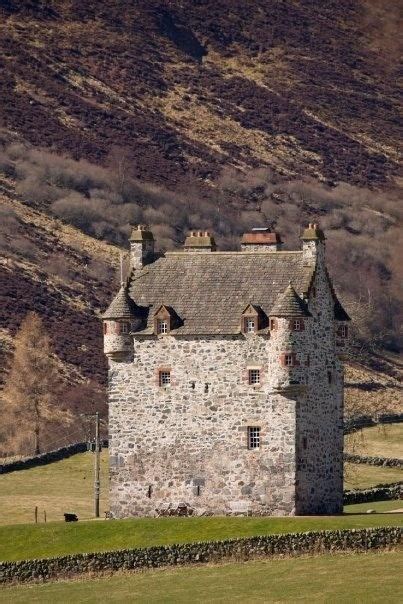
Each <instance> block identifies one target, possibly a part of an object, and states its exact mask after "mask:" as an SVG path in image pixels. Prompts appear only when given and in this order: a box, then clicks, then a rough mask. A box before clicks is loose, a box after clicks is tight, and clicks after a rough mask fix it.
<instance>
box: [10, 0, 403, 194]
mask: <svg viewBox="0 0 403 604" xmlns="http://www.w3.org/2000/svg"><path fill="white" fill-rule="evenodd" d="M399 5H400V3H399V2H396V1H395V2H390V3H388V5H387V7H386V6H385V7H384V6H383V4H382V3H381V2H380V1H379V0H359V1H355V0H354V1H353V0H341V1H338V2H333V1H332V2H315V1H314V0H299V1H298V0H271V1H270V2H263V1H261V0H253V1H252V2H247V3H245V2H243V1H241V0H222V1H220V2H213V1H211V0H205V1H203V2H193V1H186V0H185V1H184V0H169V1H164V0H147V1H142V0H141V1H140V2H135V3H132V2H130V3H128V2H125V1H124V0H114V1H113V2H106V1H104V0H98V1H97V2H91V3H88V2H84V3H83V2H79V1H76V0H73V1H69V2H67V1H66V0H43V1H41V2H40V3H37V2H31V1H30V0H23V1H22V2H21V1H17V0H3V1H2V2H1V3H0V15H1V19H0V49H1V52H0V57H1V58H0V65H1V71H2V78H1V82H0V99H1V101H0V102H1V113H0V127H3V128H4V129H5V131H6V135H8V136H10V137H11V138H12V137H13V136H14V135H15V134H16V133H17V134H18V136H20V137H21V138H22V139H23V140H25V141H28V142H29V143H31V144H33V145H34V146H41V147H48V148H52V149H54V150H57V151H63V152H68V153H69V154H71V155H72V156H74V157H85V158H86V159H89V160H93V161H96V162H102V163H105V162H106V161H107V158H108V154H109V152H110V150H111V147H113V146H118V147H120V148H124V149H126V150H127V153H128V155H129V156H130V158H131V159H132V163H133V166H132V170H133V174H134V176H136V177H138V178H140V179H142V180H150V181H153V182H159V183H163V184H167V185H169V186H170V187H175V188H177V187H178V186H179V187H180V188H184V189H188V187H189V186H192V187H194V186H195V183H196V186H197V187H198V188H201V190H203V191H204V194H208V190H209V188H210V184H211V181H212V180H214V179H215V178H216V177H217V175H218V174H219V173H220V172H221V170H222V167H223V166H228V165H231V166H236V167H240V168H256V167H259V168H261V167H271V168H273V169H275V170H276V171H278V172H279V173H280V174H282V175H285V176H287V177H291V176H296V175H311V176H313V177H315V178H320V179H326V180H329V181H344V182H349V183H351V184H356V185H370V186H387V185H390V184H391V183H393V180H394V177H395V174H396V169H397V162H398V153H397V145H398V140H399V130H398V127H399V126H398V124H399V122H398V95H397V90H396V73H397V56H398V48H397V44H398V43H397V42H396V40H397V39H398V35H397V32H398V17H399Z"/></svg>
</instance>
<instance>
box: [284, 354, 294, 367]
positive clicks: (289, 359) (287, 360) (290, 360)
mask: <svg viewBox="0 0 403 604" xmlns="http://www.w3.org/2000/svg"><path fill="white" fill-rule="evenodd" d="M284 365H285V366H286V367H292V366H293V365H294V357H293V355H292V354H285V355H284Z"/></svg>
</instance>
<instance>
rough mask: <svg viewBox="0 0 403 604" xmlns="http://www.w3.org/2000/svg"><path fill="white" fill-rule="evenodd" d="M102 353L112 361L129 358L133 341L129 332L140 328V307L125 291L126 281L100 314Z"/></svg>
mask: <svg viewBox="0 0 403 604" xmlns="http://www.w3.org/2000/svg"><path fill="white" fill-rule="evenodd" d="M102 321H103V332H104V353H105V354H106V356H107V357H108V358H110V359H112V360H114V361H125V360H129V359H130V358H131V355H132V350H133V342H132V337H131V332H132V331H136V330H137V329H139V328H140V326H141V323H142V313H141V309H140V308H139V307H138V306H137V305H136V304H135V303H134V302H133V300H132V299H131V298H130V296H129V293H128V291H127V283H122V284H121V287H120V289H119V291H118V293H117V294H116V296H115V297H114V299H113V300H112V302H111V304H110V305H109V307H108V308H107V310H106V311H105V312H104V314H103V315H102Z"/></svg>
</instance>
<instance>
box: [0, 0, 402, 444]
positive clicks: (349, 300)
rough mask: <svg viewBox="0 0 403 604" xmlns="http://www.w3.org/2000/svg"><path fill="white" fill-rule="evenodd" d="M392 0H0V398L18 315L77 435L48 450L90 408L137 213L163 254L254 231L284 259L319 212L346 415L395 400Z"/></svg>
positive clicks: (397, 281) (395, 12) (102, 372)
mask: <svg viewBox="0 0 403 604" xmlns="http://www.w3.org/2000/svg"><path fill="white" fill-rule="evenodd" d="M399 4H400V3H399V2H398V1H395V2H390V3H388V6H387V8H385V7H384V6H383V4H382V2H380V0H360V1H357V2H356V1H353V0H342V1H341V2H333V1H332V2H326V3H318V2H314V1H313V0H299V1H298V0H271V1H269V2H263V1H261V0H252V1H250V2H247V3H245V2H241V1H239V0H222V1H220V2H212V1H210V0H203V1H201V2H189V1H185V0H170V1H168V0H166V1H163V0H150V1H147V2H146V1H143V0H140V1H139V2H135V3H134V2H124V1H123V0H114V1H113V2H106V1H104V0H98V1H97V2H93V3H83V2H78V1H76V0H69V1H67V0H42V1H41V2H32V1H31V0H22V1H17V0H0V69H1V72H2V77H1V80H0V308H1V310H0V387H1V384H2V383H3V382H4V379H5V375H6V372H7V365H8V364H9V362H10V359H11V353H12V347H13V336H14V335H15V333H16V330H17V328H18V326H19V324H20V323H21V320H22V319H23V317H24V316H25V314H26V313H27V312H28V311H29V310H35V311H36V312H38V313H39V314H40V315H41V316H42V317H43V318H44V320H45V326H46V329H47V330H48V331H49V334H50V336H51V340H52V344H53V347H54V350H55V353H56V354H57V356H58V358H59V360H60V364H61V365H60V367H61V371H62V373H63V374H64V376H65V378H66V384H67V383H68V382H69V381H70V382H71V383H72V386H71V388H68V389H67V390H66V395H65V400H64V404H65V405H66V406H67V407H68V408H70V409H71V411H72V413H73V415H74V416H75V417H76V424H77V426H78V427H77V426H76V424H74V425H73V426H72V428H71V430H72V431H71V432H65V433H64V434H61V433H60V432H55V433H54V434H53V433H52V434H50V435H49V442H52V443H55V442H56V443H57V445H60V444H63V442H64V441H65V440H67V441H68V440H71V439H72V438H73V436H72V435H73V434H74V435H75V436H77V434H80V435H81V436H80V438H81V437H82V429H81V428H80V427H79V424H80V422H79V420H78V419H77V413H78V412H82V411H85V410H88V409H91V408H94V405H95V404H99V405H100V406H101V408H102V409H103V410H104V409H105V407H104V400H105V391H104V386H105V380H106V364H105V360H104V358H103V355H102V347H101V346H102V336H101V330H100V326H99V322H98V320H97V318H96V311H97V310H98V309H102V308H105V306H106V304H107V302H108V300H109V299H110V297H111V295H112V292H113V291H114V289H115V288H116V284H117V270H116V269H117V264H118V257H119V250H120V249H122V248H125V247H127V235H128V233H129V231H130V224H132V223H139V222H145V223H149V224H150V225H151V226H152V229H153V232H154V233H155V235H156V239H157V245H158V248H159V249H160V250H165V249H169V248H172V247H176V246H179V245H181V243H182V241H183V239H184V236H185V233H186V231H187V230H188V229H190V228H209V229H212V230H213V231H214V233H215V235H216V239H217V242H218V245H219V246H220V248H221V249H228V248H232V249H233V248H236V247H237V245H239V235H240V233H242V232H243V230H245V229H246V228H250V227H251V226H257V225H262V224H270V225H273V226H275V227H276V228H277V229H278V230H279V231H280V233H281V235H282V237H283V239H284V240H285V242H286V247H287V248H292V247H296V246H298V245H299V241H298V235H299V227H300V225H302V224H304V223H305V222H307V221H308V220H315V221H320V223H321V226H322V227H323V228H324V229H325V230H326V235H327V237H328V244H327V245H328V258H329V265H330V270H331V273H332V276H333V278H334V282H335V286H336V289H337V291H338V293H339V295H340V298H341V299H342V300H343V303H344V304H345V305H346V307H347V309H348V311H349V312H350V314H351V315H352V317H353V319H354V324H355V329H356V335H357V342H358V348H357V351H356V358H355V363H354V364H352V365H351V366H350V368H349V370H348V373H347V410H348V412H350V411H354V412H356V411H357V409H359V410H360V412H365V413H366V412H368V409H375V410H376V411H377V412H385V411H389V410H396V409H399V407H400V406H401V402H400V401H401V397H400V393H401V390H400V387H399V382H398V377H399V373H400V370H401V367H400V365H399V363H398V362H397V359H396V356H390V355H389V353H388V355H387V356H385V350H388V351H392V352H394V353H395V352H396V351H398V349H399V344H401V335H399V328H400V324H401V309H402V307H403V305H402V297H403V295H402V290H401V282H402V279H403V275H402V265H401V263H400V261H399V250H400V248H401V226H402V211H401V209H400V205H399V191H398V185H399V180H398V172H397V169H398V159H399V158H398V141H399V121H398V109H399V105H398V89H397V86H396V74H397V60H396V57H397V56H398V48H397V42H396V40H397V39H398V38H397V34H396V32H397V27H398V16H399ZM351 275H354V276H355V278H354V279H352V278H351ZM375 350H376V351H377V354H376V356H375V355H374V354H373V353H374V351H375ZM91 405H92V406H91ZM63 439H64V440H63Z"/></svg>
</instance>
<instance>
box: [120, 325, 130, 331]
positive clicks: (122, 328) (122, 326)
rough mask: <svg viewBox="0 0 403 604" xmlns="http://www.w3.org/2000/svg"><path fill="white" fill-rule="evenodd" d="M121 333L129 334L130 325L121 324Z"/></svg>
mask: <svg viewBox="0 0 403 604" xmlns="http://www.w3.org/2000/svg"><path fill="white" fill-rule="evenodd" d="M120 333H129V323H121V324H120Z"/></svg>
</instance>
